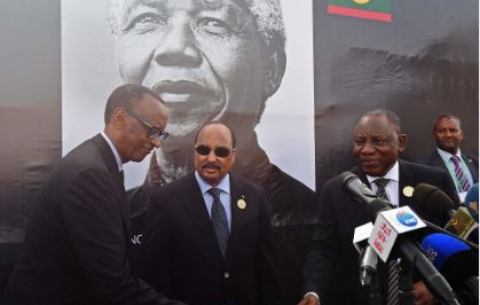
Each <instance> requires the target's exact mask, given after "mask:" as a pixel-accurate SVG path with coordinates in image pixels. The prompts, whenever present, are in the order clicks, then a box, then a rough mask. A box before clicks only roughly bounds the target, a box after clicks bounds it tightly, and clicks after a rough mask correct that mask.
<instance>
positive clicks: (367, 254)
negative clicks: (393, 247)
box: [353, 222, 377, 287]
mask: <svg viewBox="0 0 480 305" xmlns="http://www.w3.org/2000/svg"><path fill="white" fill-rule="evenodd" d="M372 228H373V224H372V223H371V222H368V223H366V224H364V225H362V226H359V227H357V228H355V233H354V234H353V245H354V247H355V249H357V251H358V252H359V254H360V285H361V286H362V287H367V286H370V284H372V280H373V278H374V277H375V274H376V273H377V253H375V250H373V249H372V247H371V246H370V245H369V244H368V238H369V237H370V235H371V234H372Z"/></svg>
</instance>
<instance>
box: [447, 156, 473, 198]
mask: <svg viewBox="0 0 480 305" xmlns="http://www.w3.org/2000/svg"><path fill="white" fill-rule="evenodd" d="M450 159H451V160H452V162H453V166H454V167H455V176H456V177H457V181H458V184H459V185H458V187H459V188H460V191H464V192H468V190H469V189H470V188H471V187H472V186H471V185H470V182H469V181H468V179H467V175H465V172H464V171H463V169H462V166H461V164H460V158H459V157H458V156H452V157H451V158H450Z"/></svg>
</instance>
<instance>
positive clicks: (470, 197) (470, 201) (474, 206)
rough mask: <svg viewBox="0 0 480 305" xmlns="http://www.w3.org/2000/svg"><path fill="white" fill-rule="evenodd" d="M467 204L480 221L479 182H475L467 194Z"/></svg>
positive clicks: (471, 212) (475, 217)
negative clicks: (479, 209)
mask: <svg viewBox="0 0 480 305" xmlns="http://www.w3.org/2000/svg"><path fill="white" fill-rule="evenodd" d="M465 206H466V207H467V209H468V211H469V212H470V214H471V215H472V216H473V218H474V219H475V220H476V221H477V222H478V182H477V183H475V184H474V185H473V186H472V188H471V189H470V190H469V191H468V193H467V196H465Z"/></svg>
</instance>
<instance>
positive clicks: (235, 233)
mask: <svg viewBox="0 0 480 305" xmlns="http://www.w3.org/2000/svg"><path fill="white" fill-rule="evenodd" d="M236 157H237V151H236V139H235V135H234V133H233V132H232V131H231V130H230V129H229V128H228V127H227V126H226V125H224V124H221V123H207V124H206V125H204V126H203V127H201V128H200V130H199V131H198V132H197V135H196V137H195V151H194V163H195V171H194V172H192V173H189V174H188V175H187V176H186V177H184V178H181V179H179V180H176V181H174V182H171V183H169V184H167V185H165V186H164V187H163V188H162V189H161V190H160V191H158V192H157V193H156V194H155V195H154V196H153V198H152V202H151V205H150V208H149V210H148V213H147V217H146V231H145V235H144V239H143V242H142V251H141V253H140V254H139V256H138V263H137V271H138V275H139V276H140V277H141V278H143V279H145V280H146V282H147V283H149V284H151V285H152V286H153V287H155V288H156V289H157V290H159V291H162V292H164V293H165V294H166V295H167V296H168V297H170V298H175V299H178V300H180V301H182V302H186V303H188V304H192V305H209V304H236V305H255V304H267V305H268V304H280V303H281V300H282V293H281V290H280V288H279V285H278V278H277V275H276V271H275V268H274V266H273V261H274V258H273V255H274V251H273V249H272V241H271V236H270V223H269V217H268V214H267V210H266V207H267V206H266V198H265V193H264V191H263V190H262V189H261V188H259V187H257V186H255V185H254V184H252V183H250V182H248V181H246V180H243V179H241V178H238V177H236V176H234V175H232V174H230V173H229V172H230V169H231V168H232V166H233V164H234V162H235V159H236Z"/></svg>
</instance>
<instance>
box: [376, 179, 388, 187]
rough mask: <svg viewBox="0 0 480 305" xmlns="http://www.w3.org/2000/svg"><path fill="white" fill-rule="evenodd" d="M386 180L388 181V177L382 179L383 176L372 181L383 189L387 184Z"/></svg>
mask: <svg viewBox="0 0 480 305" xmlns="http://www.w3.org/2000/svg"><path fill="white" fill-rule="evenodd" d="M388 181H390V180H389V179H384V178H380V179H377V180H375V181H373V182H375V184H376V185H377V187H378V188H382V189H385V187H386V186H387V184H388Z"/></svg>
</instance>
